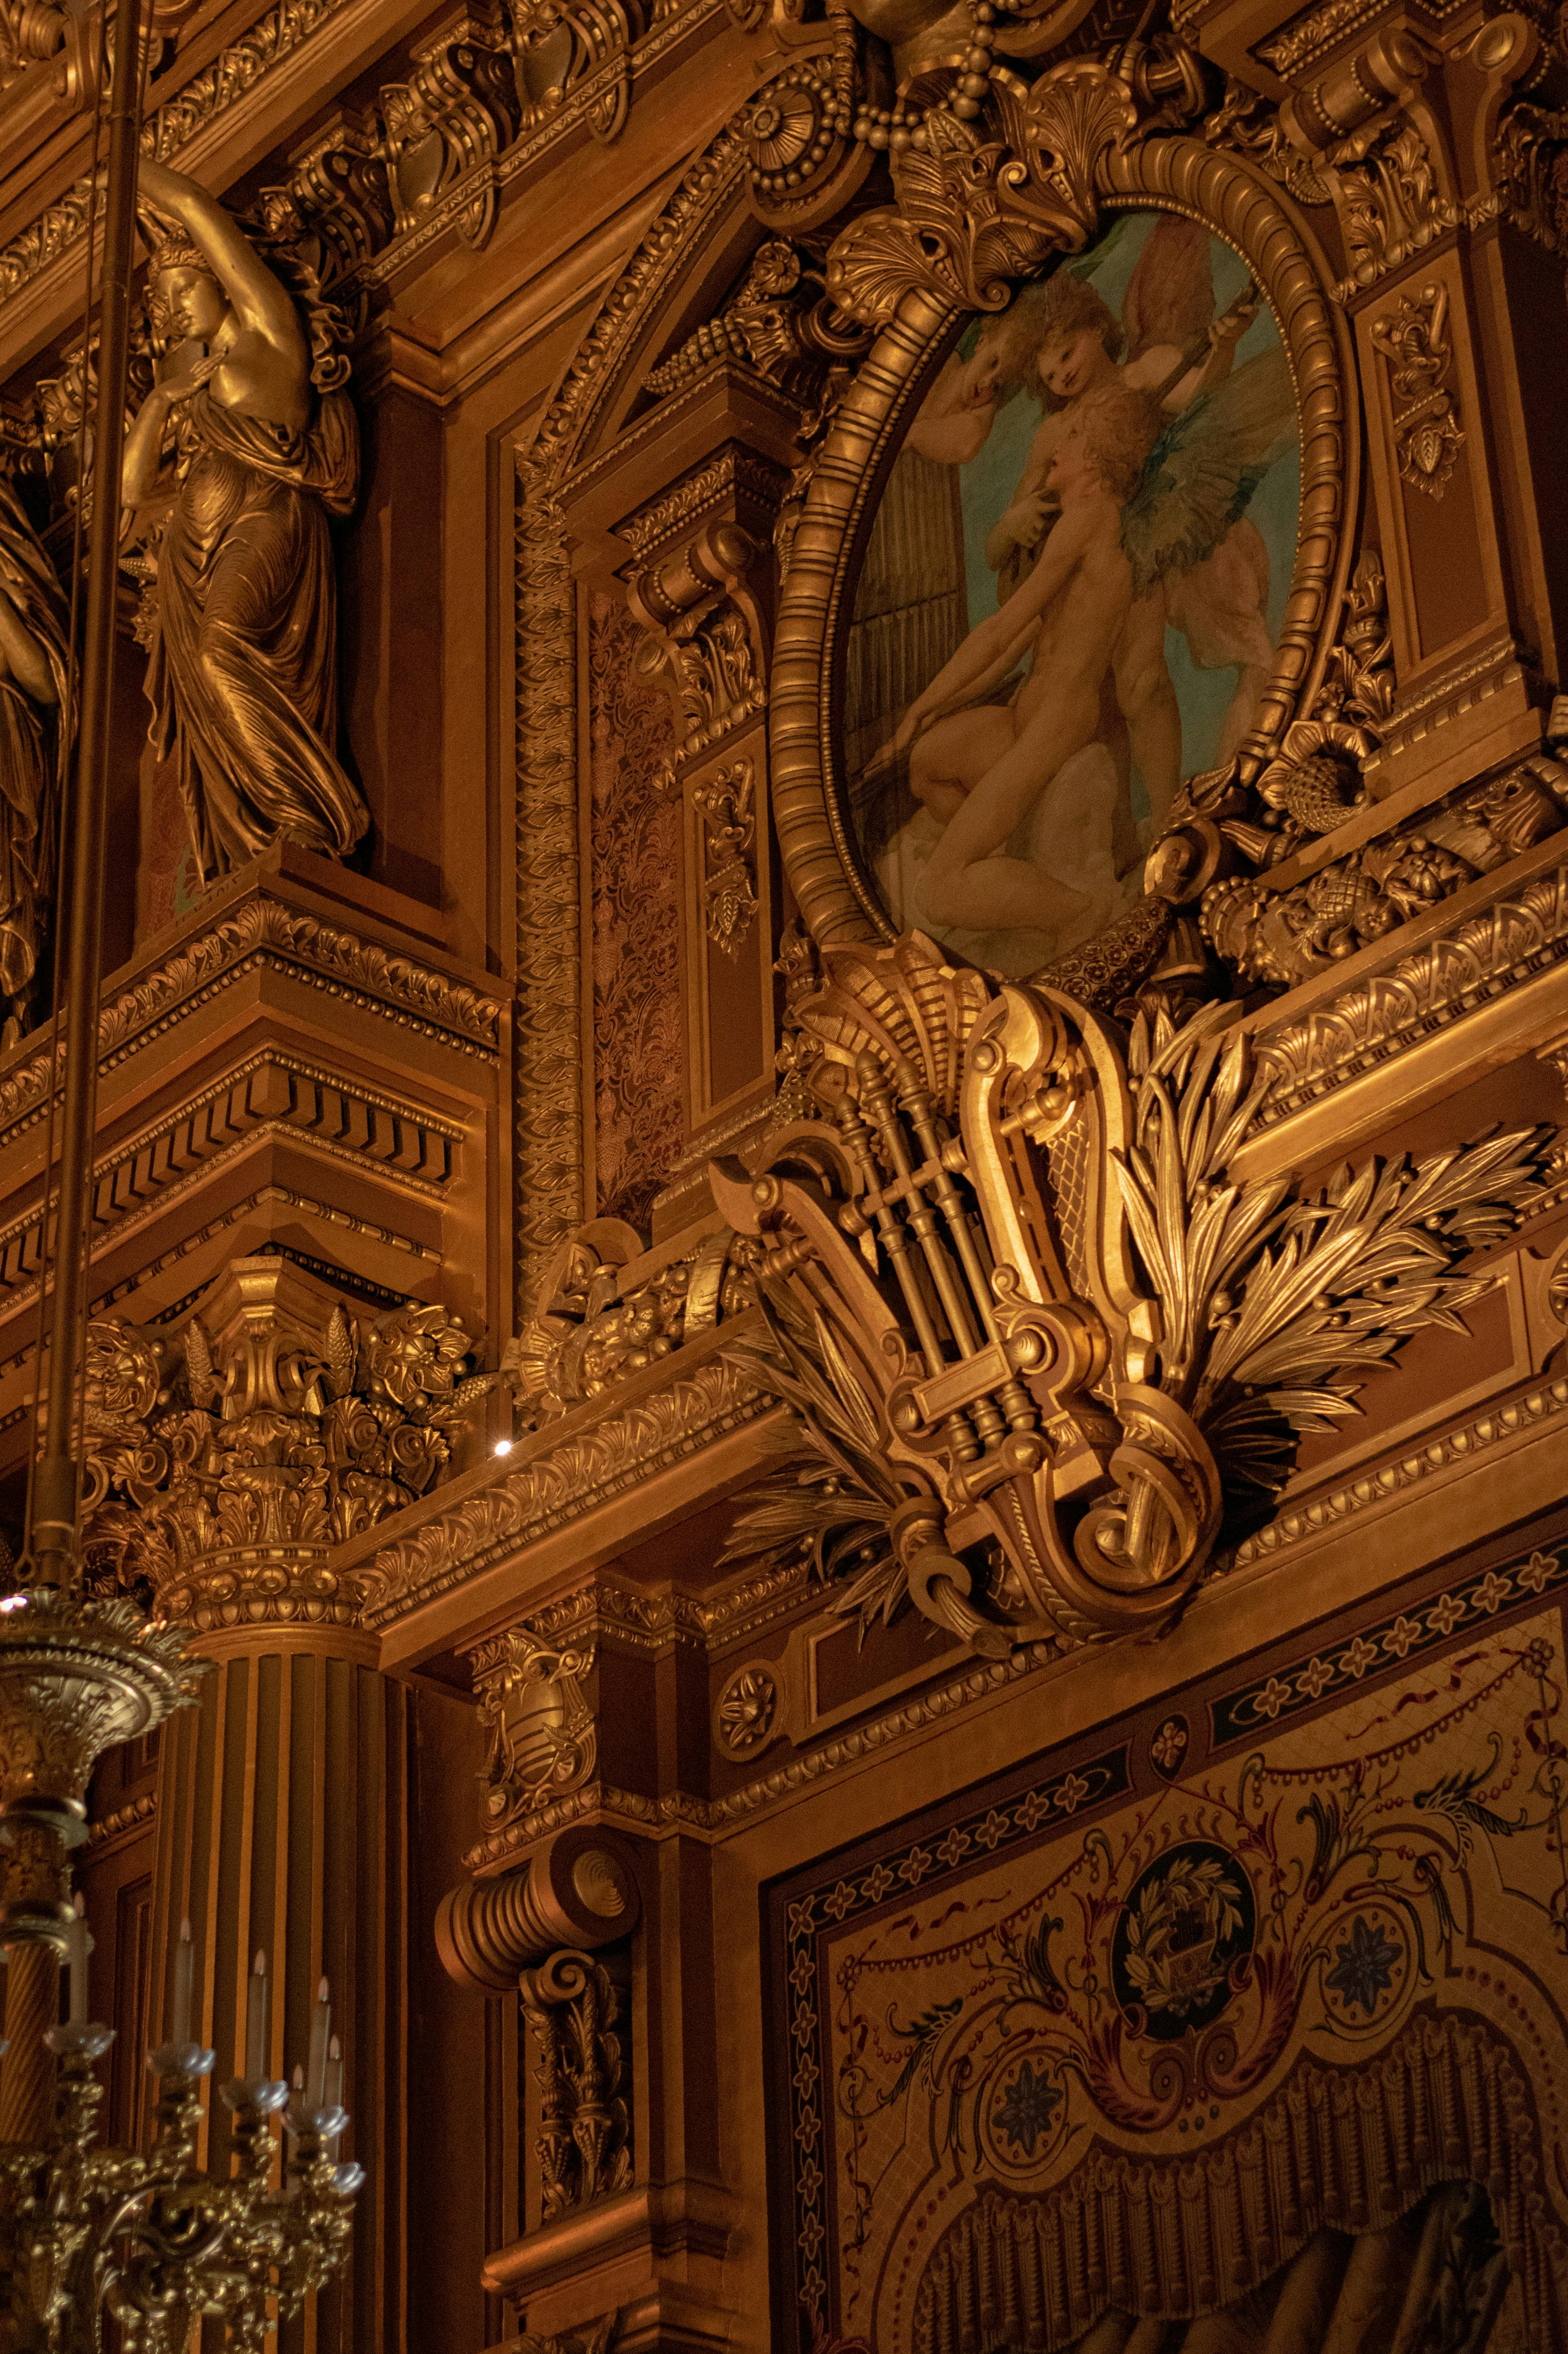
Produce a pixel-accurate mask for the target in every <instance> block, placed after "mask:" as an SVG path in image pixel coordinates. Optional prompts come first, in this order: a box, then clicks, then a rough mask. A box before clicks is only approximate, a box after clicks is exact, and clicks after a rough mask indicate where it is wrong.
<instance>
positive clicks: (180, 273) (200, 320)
mask: <svg viewBox="0 0 1568 2354" xmlns="http://www.w3.org/2000/svg"><path fill="white" fill-rule="evenodd" d="M158 293H159V298H160V300H161V302H162V303H163V308H164V317H165V318H166V319H167V321H168V326H169V333H170V335H171V337H172V338H173V340H174V341H175V343H182V344H183V343H188V342H190V341H191V340H192V339H193V338H194V339H195V340H196V342H197V343H202V344H206V343H210V342H211V341H212V338H213V336H214V335H216V334H217V331H218V329H219V328H220V327H221V326H222V324H223V323H224V321H225V319H227V318H228V296H227V295H226V294H225V292H224V291H223V289H222V287H221V286H220V285H219V284H218V282H217V279H216V278H214V277H212V276H211V275H210V273H209V272H208V271H207V270H192V269H189V268H187V267H185V265H184V264H181V265H180V266H178V267H177V268H175V269H174V270H164V271H163V272H162V273H161V275H160V277H159V280H158Z"/></svg>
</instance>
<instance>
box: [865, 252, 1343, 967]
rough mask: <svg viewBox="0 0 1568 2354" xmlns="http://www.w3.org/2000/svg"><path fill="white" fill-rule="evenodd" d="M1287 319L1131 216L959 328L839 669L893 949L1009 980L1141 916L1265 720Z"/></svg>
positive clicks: (1229, 261) (1235, 272)
mask: <svg viewBox="0 0 1568 2354" xmlns="http://www.w3.org/2000/svg"><path fill="white" fill-rule="evenodd" d="M1298 506H1299V428H1298V419H1297V412H1296V403H1295V395H1294V391H1293V388H1292V385H1291V380H1290V371H1289V367H1288V365H1287V359H1286V355H1285V352H1284V350H1283V348H1282V346H1281V344H1280V340H1279V334H1278V330H1277V325H1276V323H1275V321H1274V319H1273V317H1272V315H1271V313H1269V311H1268V310H1267V308H1266V305H1265V304H1264V303H1263V302H1262V300H1261V297H1260V295H1259V293H1258V291H1257V289H1256V287H1255V284H1254V283H1253V281H1251V280H1250V278H1249V277H1248V275H1247V272H1246V270H1245V266H1244V265H1243V263H1242V262H1241V261H1240V260H1238V258H1237V257H1236V255H1235V254H1234V252H1233V251H1232V250H1231V249H1230V248H1229V247H1228V246H1227V245H1225V244H1224V242H1223V241H1222V240H1221V239H1218V238H1214V237H1212V236H1210V234H1209V233H1208V231H1207V230H1206V229H1204V228H1202V227H1201V226H1199V225H1198V224H1196V223H1194V222H1191V221H1188V220H1184V219H1181V218H1178V217H1175V216H1173V215H1170V214H1160V213H1156V212H1153V211H1139V212H1132V213H1128V214H1124V215H1122V216H1120V217H1118V218H1117V219H1116V220H1115V221H1114V222H1113V223H1112V225H1111V226H1110V227H1109V228H1107V231H1106V232H1105V234H1104V235H1102V236H1101V237H1100V239H1098V240H1097V243H1096V244H1095V245H1094V246H1092V247H1091V248H1090V249H1089V251H1088V252H1087V253H1086V255H1084V256H1083V257H1081V258H1079V259H1077V260H1073V261H1071V262H1067V263H1065V264H1063V265H1062V266H1061V267H1059V268H1058V269H1057V270H1056V271H1055V272H1054V274H1053V275H1052V276H1051V277H1049V278H1047V279H1045V280H1044V281H1039V282H1036V283H1033V284H1025V285H1022V286H1021V287H1019V288H1017V289H1016V290H1015V292H1014V293H1013V296H1012V301H1011V302H1009V303H1008V305H1007V307H1006V308H1005V309H1004V310H1003V311H1001V313H995V314H991V315H987V316H984V317H981V318H978V319H976V320H974V321H972V322H971V323H969V326H968V328H967V329H966V331H965V333H964V334H963V336H962V337H961V339H960V341H959V345H957V347H956V349H955V351H954V352H953V353H952V354H951V355H950V356H949V357H948V359H947V361H946V362H945V363H944V365H943V366H942V367H941V369H940V371H939V373H938V376H937V378H936V380H935V382H934V384H933V385H932V386H931V387H930V389H929V391H928V392H927V395H926V397H925V398H924V400H923V402H922V404H921V406H920V408H919V409H918V411H917V413H916V416H915V419H914V420H913V422H912V423H911V424H910V426H909V428H908V429H907V431H906V435H905V439H904V441H903V445H902V447H901V448H900V450H899V452H898V454H897V456H896V458H895V461H894V464H893V468H892V471H891V473H890V475H889V477H888V479H887V482H886V484H885V489H884V491H883V493H882V495H881V499H880V502H879V504H878V508H877V511H876V514H875V515H874V520H873V524H872V527H871V532H870V535H869V538H868V542H867V550H866V556H865V558H864V560H863V565H862V568H861V573H860V577H859V581H858V584H857V592H856V600H855V607H854V617H853V622H852V626H851V631H850V638H849V645H848V651H847V669H846V699H845V712H844V758H845V772H846V776H847V779H848V794H849V801H850V809H851V815H852V822H853V830H854V832H855V835H856V838H857V841H858V843H859V847H860V851H861V854H862V857H863V861H864V863H865V865H866V867H867V869H868V870H869V872H870V873H871V875H873V877H874V881H875V883H876V885H877V887H878V890H879V892H880V894H881V896H882V897H883V900H884V902H885V905H886V907H887V909H888V912H889V914H890V915H891V916H892V917H893V919H894V921H895V924H896V926H897V927H898V928H900V929H904V928H908V927H909V926H911V925H916V926H918V927H919V928H921V929H923V930H925V931H927V932H928V933H930V934H931V935H932V936H933V937H935V938H938V939H939V940H940V941H942V942H943V944H944V945H945V946H947V947H948V948H950V949H954V950H956V951H958V952H959V954H961V955H964V956H967V957H969V958H970V959H972V960H974V961H976V962H978V963H980V964H984V965H987V966H989V967H991V969H992V970H997V971H1001V972H1002V973H1005V974H1008V975H1010V976H1012V977H1014V978H1018V977H1022V975H1023V974H1025V973H1028V972H1031V971H1033V970H1038V969H1039V968H1040V967H1041V966H1042V965H1044V964H1045V963H1047V962H1049V961H1050V960H1052V959H1054V958H1055V957H1058V956H1061V955H1064V954H1065V953H1066V952H1068V951H1069V950H1071V949H1075V948H1078V947H1081V946H1082V945H1083V944H1084V943H1085V942H1086V941H1087V940H1089V939H1092V938H1095V937H1097V935H1098V934H1099V933H1100V932H1102V931H1103V930H1104V929H1105V928H1107V925H1109V924H1110V923H1112V922H1114V921H1115V920H1116V919H1117V917H1118V916H1119V915H1121V914H1123V913H1124V912H1125V911H1126V909H1127V908H1128V907H1130V906H1131V905H1132V904H1133V902H1134V901H1135V900H1136V899H1137V898H1138V897H1139V893H1140V891H1141V887H1142V884H1141V870H1142V860H1143V855H1144V853H1145V851H1146V850H1147V849H1148V847H1149V845H1150V842H1151V841H1152V840H1153V839H1154V838H1155V837H1156V836H1157V835H1158V834H1159V833H1160V831H1161V830H1162V828H1163V827H1164V825H1165V823H1166V822H1167V820H1168V818H1169V816H1170V813H1171V807H1172V804H1173V802H1174V801H1175V797H1176V793H1177V790H1178V787H1179V785H1180V783H1181V779H1182V778H1183V777H1185V776H1191V775H1192V774H1194V773H1197V772H1201V771H1202V770H1205V769H1211V768H1214V767H1217V766H1219V765H1220V764H1221V763H1223V762H1224V761H1226V760H1228V759H1229V758H1231V756H1232V755H1233V754H1234V752H1235V750H1236V749H1237V748H1238V747H1239V745H1240V744H1241V743H1242V741H1243V740H1244V738H1245V736H1246V733H1247V730H1248V728H1249V727H1250V726H1252V725H1253V723H1254V721H1255V716H1256V714H1257V709H1258V705H1259V702H1260V699H1261V697H1262V695H1263V693H1264V690H1265V687H1266V684H1267V681H1268V678H1269V676H1270V673H1271V671H1272V669H1273V665H1274V659H1275V650H1276V644H1277V633H1278V629H1279V624H1280V621H1281V619H1282V616H1283V613H1284V609H1285V601H1286V598H1287V592H1288V588H1289V583H1290V577H1291V568H1292V564H1293V561H1294V557H1295V550H1296V537H1297V525H1298Z"/></svg>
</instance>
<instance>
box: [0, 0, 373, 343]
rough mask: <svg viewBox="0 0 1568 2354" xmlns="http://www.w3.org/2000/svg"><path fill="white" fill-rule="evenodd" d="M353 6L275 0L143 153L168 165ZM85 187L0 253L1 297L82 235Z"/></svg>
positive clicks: (164, 113) (164, 109)
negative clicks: (327, 25) (212, 123)
mask: <svg viewBox="0 0 1568 2354" xmlns="http://www.w3.org/2000/svg"><path fill="white" fill-rule="evenodd" d="M348 5H350V0H276V5H274V6H273V7H270V8H269V9H268V10H267V12H266V14H265V16H261V17H259V18H258V20H257V22H256V23H255V24H254V25H252V26H251V27H250V29H249V32H247V33H242V34H241V35H240V37H239V38H238V40H237V41H232V42H230V43H229V45H228V48H225V49H222V50H220V51H219V53H218V55H217V57H216V58H214V59H213V61H212V63H211V64H210V65H209V66H207V68H206V69H204V71H202V72H201V73H199V74H196V76H195V77H194V78H193V79H192V80H190V81H188V82H187V83H186V84H185V87H184V89H183V90H178V91H176V92H175V96H174V97H173V98H171V99H168V100H166V101H164V104H163V105H162V106H160V107H159V108H158V109H157V111H156V112H155V113H154V115H153V116H152V118H151V120H150V121H149V122H147V124H146V126H145V128H144V129H143V134H142V136H143V147H144V148H145V149H146V151H147V152H148V153H149V154H153V155H155V156H157V157H158V159H159V160H160V162H164V163H167V162H168V161H169V160H170V159H171V158H172V157H174V156H175V155H177V154H179V152H180V150H181V149H182V148H183V147H185V146H186V145H188V143H190V141H191V140H192V139H194V138H195V137H196V133H198V132H199V131H201V130H204V129H205V128H206V126H207V124H208V123H209V122H215V121H216V120H217V117H218V116H219V115H220V114H223V113H226V112H227V111H228V109H229V108H230V107H231V106H233V105H235V104H236V103H237V101H239V100H240V99H242V98H244V97H245V96H246V95H247V93H248V92H249V91H250V90H254V89H256V88H257V87H258V85H259V84H260V83H261V82H263V81H264V80H267V78H268V77H269V76H270V75H271V74H273V73H275V72H276V71H277V69H278V68H279V67H280V66H281V65H283V64H285V63H286V62H287V60H288V59H289V58H292V57H293V56H294V55H295V54H296V53H297V52H298V51H299V50H300V49H302V48H303V47H304V45H305V44H306V42H307V41H309V40H310V39H311V38H312V37H313V35H314V34H316V33H317V32H319V31H320V30H321V28H322V27H323V25H325V24H327V23H328V22H329V21H330V20H331V19H332V18H333V17H334V16H337V15H338V14H339V13H340V11H342V10H343V9H344V8H346V7H347V6H348ZM91 190H92V183H91V181H90V179H82V180H78V181H76V182H75V183H74V185H73V186H71V187H69V188H68V189H67V191H66V193H65V195H64V196H59V197H57V199H56V200H55V202H54V203H53V204H51V205H49V206H48V207H47V208H46V209H45V211H44V212H42V213H41V214H40V215H39V217H38V218H37V220H36V221H34V222H33V223H32V224H31V225H30V227H28V228H26V229H24V230H23V231H22V232H21V234H20V235H19V236H16V237H14V238H13V239H11V240H10V242H9V244H7V245H5V246H4V247H0V297H4V298H5V299H7V300H10V299H13V298H14V297H15V296H16V295H17V294H19V293H20V292H21V291H22V289H23V288H24V287H25V286H26V285H27V284H28V283H29V282H30V281H32V280H33V279H35V278H37V277H38V276H40V275H41V273H42V272H43V271H44V270H47V269H48V266H49V264H50V263H51V262H53V261H56V260H58V259H59V257H60V256H61V254H63V253H66V252H68V251H69V249H70V248H71V247H72V246H73V245H75V244H76V243H77V241H78V239H80V238H81V237H82V236H83V235H84V234H85V233H86V229H87V221H88V203H89V198H90V195H91Z"/></svg>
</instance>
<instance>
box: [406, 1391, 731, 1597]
mask: <svg viewBox="0 0 1568 2354" xmlns="http://www.w3.org/2000/svg"><path fill="white" fill-rule="evenodd" d="M772 1409H773V1401H772V1399H771V1398H770V1397H769V1396H768V1395H767V1394H766V1393H765V1392H764V1391H763V1390H761V1389H760V1388H759V1387H758V1384H756V1383H755V1382H753V1381H752V1380H751V1379H750V1377H749V1376H748V1375H747V1373H744V1372H742V1370H741V1369H740V1368H739V1367H737V1366H736V1365H733V1364H731V1363H729V1361H728V1360H727V1359H726V1358H725V1357H721V1356H716V1355H715V1356H709V1357H707V1358H706V1359H705V1361H704V1362H703V1363H700V1364H698V1365H696V1366H694V1367H692V1368H691V1369H690V1370H689V1371H687V1370H678V1369H673V1370H672V1374H671V1378H670V1379H669V1380H668V1381H667V1382H666V1383H665V1384H663V1385H662V1387H660V1388H656V1389H652V1390H651V1391H649V1392H648V1393H647V1394H644V1395H642V1396H641V1397H638V1398H636V1399H635V1400H632V1401H628V1402H627V1403H625V1404H621V1405H617V1406H616V1407H614V1408H613V1409H612V1410H609V1411H607V1412H605V1413H603V1414H602V1415H601V1416H599V1418H598V1419H597V1420H595V1421H592V1422H590V1423H588V1424H587V1426H584V1427H581V1428H578V1429H577V1430H575V1431H569V1432H568V1431H561V1432H558V1433H557V1432H555V1431H552V1433H551V1434H550V1437H549V1438H548V1440H547V1441H545V1440H540V1441H535V1443H534V1444H533V1446H532V1447H531V1449H530V1452H529V1455H528V1459H527V1460H526V1461H525V1462H524V1463H522V1464H520V1465H517V1466H516V1467H515V1468H513V1467H512V1466H511V1465H510V1464H509V1466H508V1468H507V1469H506V1470H505V1471H504V1472H503V1473H502V1474H501V1475H500V1476H499V1477H498V1478H497V1479H495V1480H494V1481H493V1484H492V1485H490V1486H488V1487H486V1488H484V1489H482V1490H481V1491H480V1492H479V1493H478V1494H476V1495H471V1496H467V1497H464V1498H463V1499H462V1500H461V1501H457V1502H454V1503H452V1504H450V1506H448V1507H446V1508H445V1509H441V1508H439V1507H438V1509H437V1511H435V1512H434V1513H433V1514H432V1516H431V1518H430V1519H429V1521H428V1522H426V1524H425V1525H424V1527H422V1528H420V1529H418V1530H417V1531H416V1532H413V1533H412V1534H410V1535H408V1536H404V1537H399V1538H398V1539H397V1541H396V1543H393V1544H390V1545H387V1547H385V1548H384V1549H383V1550H382V1551H380V1552H378V1553H375V1554H374V1555H373V1556H372V1557H371V1559H370V1560H369V1562H368V1563H367V1564H366V1567H365V1569H364V1571H363V1573H362V1576H363V1582H364V1586H365V1595H366V1600H365V1609H364V1623H365V1625H366V1627H372V1628H386V1627H388V1626H391V1625H393V1624H394V1623H395V1622H396V1621H397V1619H399V1618H401V1617H405V1616H407V1615H408V1612H410V1611H412V1610H415V1609H418V1608H419V1607H421V1606H423V1605H424V1604H426V1603H429V1602H432V1601H434V1600H435V1599H436V1597H437V1596H440V1595H442V1594H445V1593H448V1592H450V1590H451V1588H452V1587H454V1586H457V1585H463V1584H465V1583H467V1582H468V1581H469V1580H471V1579H472V1578H474V1577H477V1576H478V1575H480V1574H481V1572H482V1571H483V1570H485V1569H487V1568H489V1567H490V1566H491V1564H493V1563H494V1562H496V1561H499V1560H501V1559H503V1558H504V1557H505V1556H507V1555H508V1554H514V1553H522V1552H523V1551H524V1549H525V1548H526V1547H527V1546H529V1545H532V1544H536V1543H538V1542H539V1541H540V1539H541V1538H543V1537H546V1536H547V1535H549V1534H551V1533H552V1532H554V1531H556V1530H557V1529H564V1528H568V1527H570V1526H571V1525H572V1524H573V1523H574V1522H578V1521H583V1520H586V1519H587V1518H588V1514H589V1513H590V1512H592V1511H595V1510H597V1509H598V1507H599V1506H600V1505H601V1504H604V1503H607V1502H608V1501H609V1500H610V1498H612V1497H614V1496H616V1495H619V1494H620V1493H621V1492H622V1491H623V1490H627V1489H629V1488H631V1487H633V1486H635V1485H637V1484H638V1483H639V1482H641V1481H645V1480H647V1479H652V1478H653V1477H654V1476H655V1475H656V1474H658V1473H659V1472H662V1471H667V1470H670V1469H673V1467H674V1466H675V1465H676V1464H678V1463H682V1462H684V1461H686V1460H687V1459H688V1458H690V1457H692V1456H694V1455H695V1454H697V1453H699V1452H700V1451H701V1449H702V1448H703V1447H707V1446H709V1445H711V1444H712V1443H713V1441H714V1440H715V1438H718V1437H723V1436H724V1435H725V1434H726V1432H729V1431H733V1430H739V1429H741V1428H743V1427H744V1426H746V1425H747V1423H751V1422H756V1421H758V1420H760V1419H761V1417H762V1416H764V1415H766V1414H768V1413H769V1412H771V1411H772Z"/></svg>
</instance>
